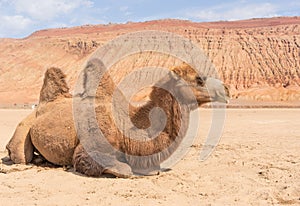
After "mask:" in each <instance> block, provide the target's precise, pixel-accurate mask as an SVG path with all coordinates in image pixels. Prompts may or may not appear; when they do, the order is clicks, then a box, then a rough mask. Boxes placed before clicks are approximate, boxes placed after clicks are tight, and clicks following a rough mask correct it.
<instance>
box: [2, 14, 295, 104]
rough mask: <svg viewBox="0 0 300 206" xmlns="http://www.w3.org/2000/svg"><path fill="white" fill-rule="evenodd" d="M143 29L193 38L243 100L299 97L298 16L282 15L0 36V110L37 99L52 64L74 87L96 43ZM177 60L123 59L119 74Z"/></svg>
mask: <svg viewBox="0 0 300 206" xmlns="http://www.w3.org/2000/svg"><path fill="white" fill-rule="evenodd" d="M141 30H162V31H168V32H174V33H176V34H179V35H182V36H183V37H186V38H189V39H190V40H191V41H192V42H194V43H195V44H197V45H198V46H199V47H200V48H202V49H203V51H204V52H205V54H206V55H207V56H208V57H209V59H210V60H211V61H212V62H213V64H214V65H215V67H216V69H217V71H218V73H219V75H220V77H221V79H222V80H223V81H224V82H225V83H226V84H228V85H229V86H230V91H231V94H232V97H233V99H237V101H240V102H265V103H266V102H267V103H268V102H279V103H280V104H299V102H300V17H278V18H270V19H251V20H243V21H233V22H227V21H222V22H212V23H195V22H191V21H182V20H169V19H168V20H157V21H148V22H141V23H131V22H129V23H127V24H109V25H86V26H80V27H73V28H60V29H48V30H41V31H37V32H35V33H33V34H32V35H30V36H29V37H27V38H24V39H0V107H1V105H2V106H3V105H13V104H24V103H34V102H37V100H38V96H39V90H40V88H41V86H42V79H43V74H44V72H45V70H46V69H47V68H49V67H52V66H55V67H59V68H62V69H63V71H64V72H65V73H66V74H67V76H68V83H69V84H70V85H71V87H72V86H73V85H74V83H75V82H76V78H77V75H78V73H79V72H80V71H81V69H82V65H83V64H84V62H85V61H86V60H87V59H88V57H89V56H90V55H91V54H92V53H93V52H94V51H95V50H96V49H97V48H99V47H100V46H102V45H104V44H105V43H106V42H107V41H109V40H112V39H114V38H116V37H117V36H120V35H122V34H126V33H129V32H135V31H141ZM178 63H180V61H179V60H176V59H174V58H173V57H170V56H164V57H159V56H158V55H157V54H152V53H144V54H140V55H136V56H135V57H130V58H129V59H128V60H127V61H121V62H119V63H118V64H117V65H116V66H115V68H117V70H116V71H118V72H117V73H116V74H115V76H116V78H121V77H122V76H123V75H124V74H125V73H126V72H127V71H130V70H132V68H134V67H136V66H137V65H145V64H146V65H156V66H157V65H160V66H172V65H174V64H178ZM118 68H121V69H118ZM299 105H300V104H299Z"/></svg>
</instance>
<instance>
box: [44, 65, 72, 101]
mask: <svg viewBox="0 0 300 206" xmlns="http://www.w3.org/2000/svg"><path fill="white" fill-rule="evenodd" d="M69 90H70V89H69V87H68V85H67V83H66V75H65V74H64V73H63V72H62V71H61V69H59V68H56V67H51V68H49V69H47V71H46V72H45V76H44V83H43V87H42V89H41V92H40V103H41V102H51V101H54V100H55V99H57V98H58V97H59V96H62V97H71V94H70V93H69Z"/></svg>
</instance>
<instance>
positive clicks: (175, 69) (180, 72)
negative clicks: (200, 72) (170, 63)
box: [171, 67, 184, 77]
mask: <svg viewBox="0 0 300 206" xmlns="http://www.w3.org/2000/svg"><path fill="white" fill-rule="evenodd" d="M171 71H172V72H174V73H175V74H176V75H177V76H181V77H182V76H183V71H184V70H183V69H182V68H180V67H172V68H171ZM176 75H175V76H176Z"/></svg>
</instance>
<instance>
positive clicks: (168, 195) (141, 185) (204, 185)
mask: <svg viewBox="0 0 300 206" xmlns="http://www.w3.org/2000/svg"><path fill="white" fill-rule="evenodd" d="M29 112H31V111H30V110H0V151H1V153H0V156H1V158H2V157H5V156H6V155H7V153H6V151H5V145H6V143H7V142H8V141H9V139H10V137H11V135H12V133H13V131H14V129H15V127H16V125H17V123H18V122H19V121H20V120H21V119H22V118H23V117H24V116H26V115H27V114H28V113H29ZM299 118H300V109H227V111H226V122H225V125H224V131H223V135H222V138H221V140H220V142H219V144H218V146H217V147H216V149H215V150H214V152H213V153H212V155H211V156H210V157H209V158H208V159H207V160H206V161H202V162H201V161H199V154H200V151H201V149H202V145H203V143H204V139H205V137H206V135H207V133H208V131H209V128H210V124H211V110H209V109H201V110H200V120H201V126H200V134H199V135H198V136H199V137H198V138H197V139H196V140H195V142H194V144H193V146H192V147H190V149H189V152H188V154H187V155H186V156H185V157H184V158H183V160H182V161H180V162H178V163H177V164H176V165H175V166H174V167H173V168H172V170H171V171H168V172H163V173H161V174H160V175H157V176H150V177H134V178H130V179H121V178H109V177H103V178H88V177H85V176H81V175H79V174H77V173H74V172H73V171H72V169H69V170H68V171H64V169H63V168H43V167H37V166H32V165H27V166H22V165H11V166H9V165H4V164H1V165H0V166H1V167H0V169H1V170H0V204H1V205H122V206H126V205H143V206H146V205H169V206H171V205H188V206H193V205H281V204H282V205H300V120H299Z"/></svg>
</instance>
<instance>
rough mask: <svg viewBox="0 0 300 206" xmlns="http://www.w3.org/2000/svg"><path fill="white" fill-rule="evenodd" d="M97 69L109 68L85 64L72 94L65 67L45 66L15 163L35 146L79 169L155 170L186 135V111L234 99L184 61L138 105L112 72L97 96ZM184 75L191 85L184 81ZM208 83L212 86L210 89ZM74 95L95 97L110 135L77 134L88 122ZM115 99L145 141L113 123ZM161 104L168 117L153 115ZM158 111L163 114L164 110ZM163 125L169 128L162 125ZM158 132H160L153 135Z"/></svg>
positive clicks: (94, 172) (13, 151) (14, 150)
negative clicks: (143, 133)
mask: <svg viewBox="0 0 300 206" xmlns="http://www.w3.org/2000/svg"><path fill="white" fill-rule="evenodd" d="M95 70H96V71H97V72H98V74H99V73H100V74H104V73H105V70H104V69H103V65H102V64H101V61H99V60H97V59H92V60H90V61H89V62H88V63H87V64H86V67H85V69H84V74H83V76H82V87H83V91H82V92H81V93H79V94H76V95H74V96H73V97H72V96H71V94H70V93H69V88H68V86H67V84H66V81H65V75H64V74H63V73H62V71H61V70H60V69H58V68H50V69H48V70H47V71H46V73H45V78H44V84H43V87H42V89H41V92H40V102H39V105H38V107H37V108H36V109H35V110H34V111H33V113H32V114H30V115H29V116H28V117H27V118H25V119H24V120H23V121H22V122H21V123H20V124H19V125H18V126H17V128H16V131H15V133H14V135H13V137H12V139H11V140H10V141H9V143H8V145H7V147H6V148H7V150H8V153H9V156H10V158H11V160H12V161H13V162H14V163H17V164H20V163H24V164H26V163H30V162H31V161H32V158H33V152H34V151H36V152H38V153H39V154H40V155H42V156H43V157H44V158H45V159H46V160H47V161H49V162H51V163H53V164H55V165H73V167H74V169H75V171H77V172H79V173H82V174H85V175H87V176H94V177H99V176H101V175H102V174H103V173H106V174H112V175H114V176H117V177H130V176H132V175H135V174H138V175H151V174H156V173H157V171H159V170H160V164H161V163H162V162H163V161H165V160H166V159H167V158H168V157H170V155H172V153H173V152H174V151H175V150H176V149H177V147H178V146H179V144H180V143H181V140H182V139H183V138H184V135H185V133H186V130H187V126H188V119H189V116H188V112H187V111H190V110H194V109H196V108H198V107H199V106H201V105H202V104H204V103H207V102H213V101H219V102H226V101H227V100H228V98H229V91H228V89H227V87H226V86H225V85H224V84H223V83H222V82H221V81H219V80H217V79H214V78H205V77H200V76H199V75H198V74H197V73H196V72H195V71H194V70H193V69H192V68H191V67H190V66H186V65H185V66H178V67H174V68H172V69H171V71H170V72H169V74H168V75H166V76H165V77H164V78H162V79H161V80H160V81H159V82H158V83H157V84H155V85H154V86H153V87H152V91H151V93H150V95H149V101H148V102H147V103H146V104H144V105H142V106H140V107H136V106H133V105H131V104H129V103H128V100H127V99H126V98H125V97H124V96H123V95H122V92H121V91H119V90H118V88H117V87H116V86H115V85H114V82H113V81H112V79H111V78H110V77H109V75H104V76H103V78H102V79H103V81H101V82H100V84H99V85H98V88H97V91H96V92H95V95H93V92H91V90H93V87H92V86H91V85H93V81H95V79H93V75H89V73H90V72H91V71H95ZM181 78H182V79H184V80H185V82H187V83H188V85H189V87H187V86H185V85H183V84H182V81H180V79H181ZM206 84H212V85H213V87H212V89H211V90H210V91H208V89H207V88H206ZM191 92H192V93H191ZM208 92H209V93H208ZM114 94H118V95H117V100H116V101H115V102H114V103H112V97H113V95H114ZM175 97H177V98H178V99H179V102H178V99H176V98H175ZM74 99H77V100H78V101H81V102H85V101H91V99H92V101H94V102H95V105H94V107H95V108H94V111H95V115H96V120H97V122H96V123H95V124H97V127H99V128H100V129H101V131H102V133H103V134H104V135H105V138H106V140H105V141H103V140H102V139H100V140H99V139H97V138H94V137H93V138H94V139H92V140H93V141H91V139H90V138H88V137H91V135H94V134H92V130H83V131H81V133H80V134H78V131H77V130H76V129H78V127H84V126H85V125H84V123H82V122H81V121H77V122H75V124H74V120H73V112H74V111H73V110H74V108H72V106H74ZM72 102H73V105H72ZM116 102H117V104H119V105H121V106H120V107H118V108H121V110H122V108H125V107H126V106H128V104H129V118H130V120H131V122H132V124H133V125H134V127H135V128H134V129H132V130H130V131H131V132H134V131H135V130H145V131H147V134H148V136H147V135H146V136H143V137H140V138H141V139H142V140H143V141H141V139H135V138H131V137H129V136H126V135H125V134H123V133H122V131H120V128H118V127H117V126H116V124H115V123H114V122H113V119H114V118H117V119H118V117H114V116H113V115H112V110H111V105H112V104H115V103H116ZM157 107H159V108H161V109H162V110H163V111H164V113H165V117H166V118H165V120H164V121H165V122H160V121H158V120H156V121H152V120H151V118H149V117H151V115H153V114H152V112H153V108H157ZM122 112H123V111H121V113H122ZM79 114H80V115H82V116H80V115H79V117H80V118H79V119H81V118H87V117H86V116H84V115H85V113H84V112H82V113H80V112H79ZM156 114H158V115H160V113H159V112H158V113H156ZM80 124H82V125H80ZM75 125H76V128H75ZM161 125H165V127H164V128H159V127H160V126H161ZM157 131H159V134H158V136H156V137H153V136H155V135H157V134H156V133H157ZM106 141H107V142H106ZM107 143H109V144H107ZM108 147H111V148H113V149H108Z"/></svg>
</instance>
